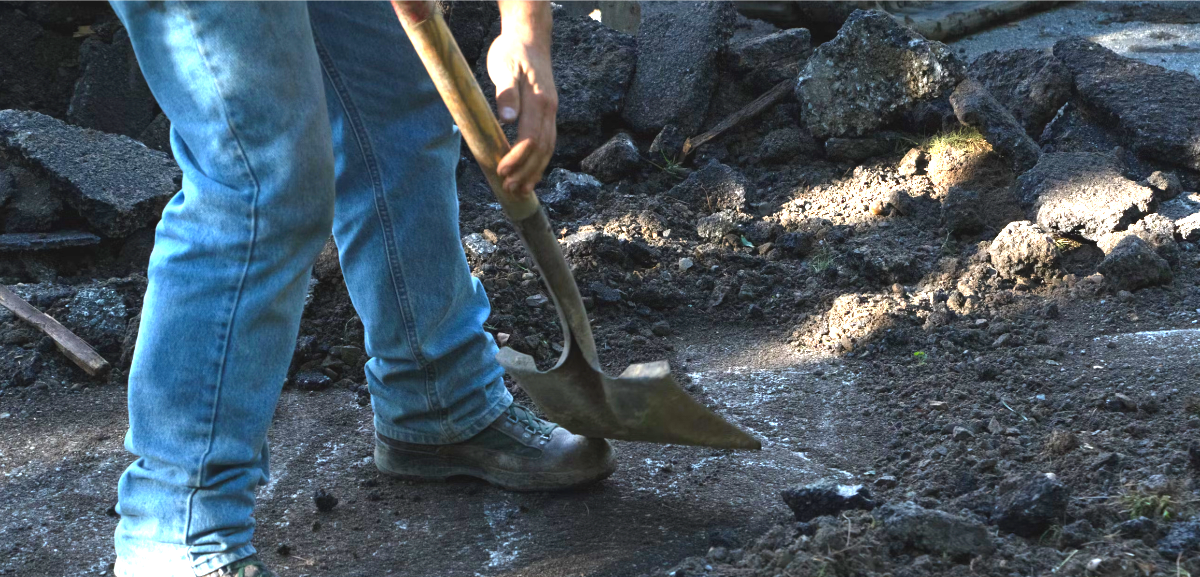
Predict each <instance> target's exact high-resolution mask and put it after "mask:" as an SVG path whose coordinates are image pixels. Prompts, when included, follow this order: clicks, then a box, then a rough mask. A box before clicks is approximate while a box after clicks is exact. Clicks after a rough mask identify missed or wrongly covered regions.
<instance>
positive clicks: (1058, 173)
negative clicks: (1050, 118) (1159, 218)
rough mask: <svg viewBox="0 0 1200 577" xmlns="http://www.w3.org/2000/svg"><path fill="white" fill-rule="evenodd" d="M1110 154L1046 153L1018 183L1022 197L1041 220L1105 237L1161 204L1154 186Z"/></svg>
mask: <svg viewBox="0 0 1200 577" xmlns="http://www.w3.org/2000/svg"><path fill="white" fill-rule="evenodd" d="M1122 168H1123V167H1122V166H1121V163H1120V162H1119V161H1118V160H1117V159H1115V158H1114V157H1112V156H1110V155H1107V154H1093V153H1086V152H1059V153H1053V154H1044V155H1042V157H1041V159H1040V160H1039V161H1038V163H1037V166H1035V167H1034V168H1032V169H1030V170H1029V171H1028V172H1026V173H1025V174H1022V175H1021V177H1020V178H1019V179H1018V182H1017V199H1018V200H1019V201H1020V202H1021V203H1022V204H1023V205H1024V206H1025V208H1026V210H1028V211H1030V214H1031V216H1033V217H1034V220H1036V221H1037V223H1038V224H1040V225H1042V226H1044V227H1046V228H1048V229H1050V230H1051V231H1054V232H1058V233H1061V234H1071V235H1079V236H1082V237H1084V238H1086V239H1088V240H1091V241H1099V240H1100V239H1101V238H1103V237H1104V236H1105V235H1107V234H1109V233H1111V232H1116V231H1119V230H1124V229H1125V228H1128V227H1129V225H1131V224H1133V223H1135V222H1137V221H1138V220H1140V219H1141V218H1142V217H1143V216H1145V215H1146V214H1147V213H1149V212H1151V211H1152V209H1153V208H1154V206H1155V194H1154V190H1153V189H1151V188H1150V187H1147V186H1142V185H1140V184H1138V183H1136V182H1134V181H1132V180H1129V179H1128V178H1125V176H1124V175H1123V174H1122V170H1121V169H1122Z"/></svg>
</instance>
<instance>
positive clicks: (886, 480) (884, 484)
mask: <svg viewBox="0 0 1200 577" xmlns="http://www.w3.org/2000/svg"><path fill="white" fill-rule="evenodd" d="M897 484H898V483H897V481H896V478H895V477H893V476H892V475H880V476H879V478H878V479H875V483H874V485H875V486H876V487H879V488H880V489H891V488H892V487H895V486H896V485H897Z"/></svg>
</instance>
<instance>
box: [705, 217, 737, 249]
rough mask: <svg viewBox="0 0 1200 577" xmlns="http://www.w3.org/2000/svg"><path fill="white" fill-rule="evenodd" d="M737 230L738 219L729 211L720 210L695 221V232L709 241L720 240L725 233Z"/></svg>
mask: <svg viewBox="0 0 1200 577" xmlns="http://www.w3.org/2000/svg"><path fill="white" fill-rule="evenodd" d="M736 230H738V219H736V218H734V216H733V214H732V213H731V212H729V211H721V212H717V213H714V214H710V215H708V216H705V217H702V218H701V219H700V220H699V221H697V222H696V234H697V235H698V236H699V237H700V238H701V239H702V240H706V241H709V242H717V241H720V240H721V239H722V238H724V237H725V235H727V234H729V233H731V232H734V231H736Z"/></svg>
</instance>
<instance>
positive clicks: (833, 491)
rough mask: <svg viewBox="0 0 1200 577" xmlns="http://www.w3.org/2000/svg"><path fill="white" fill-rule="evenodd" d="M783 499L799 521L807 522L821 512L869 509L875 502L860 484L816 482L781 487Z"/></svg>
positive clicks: (820, 514) (823, 513) (832, 513)
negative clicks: (782, 488) (785, 487)
mask: <svg viewBox="0 0 1200 577" xmlns="http://www.w3.org/2000/svg"><path fill="white" fill-rule="evenodd" d="M782 496H783V502H784V503H786V504H787V506H788V508H790V509H791V510H792V513H793V514H794V515H795V516H796V520H797V521H800V522H805V521H810V520H812V519H815V518H817V517H821V516H824V515H836V514H838V513H841V512H842V511H849V510H851V509H865V510H868V511H869V510H871V509H874V508H875V502H874V501H872V500H871V492H870V491H868V490H867V489H866V487H863V486H862V485H840V484H837V483H831V482H820V483H814V484H811V485H805V486H803V487H793V488H791V489H785V490H784V491H783V493H782Z"/></svg>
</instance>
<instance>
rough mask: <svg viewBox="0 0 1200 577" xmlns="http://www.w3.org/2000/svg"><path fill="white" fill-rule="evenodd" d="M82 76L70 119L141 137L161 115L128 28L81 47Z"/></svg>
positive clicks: (102, 129)
mask: <svg viewBox="0 0 1200 577" xmlns="http://www.w3.org/2000/svg"><path fill="white" fill-rule="evenodd" d="M79 66H80V74H79V80H77V81H76V82H75V92H74V94H73V95H72V96H71V104H70V107H69V108H68V109H67V121H68V122H70V123H71V124H74V125H76V126H82V127H84V128H92V129H95V130H99V131H101V132H109V133H112V134H124V135H125V136H130V137H134V138H136V137H138V136H139V135H141V133H142V131H143V130H145V129H146V127H148V126H149V125H150V123H151V122H153V121H154V118H155V117H156V116H158V102H157V101H155V100H154V95H153V94H151V93H150V87H149V86H148V85H147V84H146V79H145V78H143V77H142V70H141V68H139V67H138V62H137V57H136V56H134V54H133V44H132V43H131V42H130V41H129V34H127V33H126V32H125V29H124V28H118V29H117V31H116V32H115V33H114V34H113V36H112V40H111V42H106V41H105V40H103V39H102V38H101V36H100V35H98V34H97V35H93V36H89V37H88V38H87V39H85V40H84V41H83V44H82V45H81V46H80V47H79Z"/></svg>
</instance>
